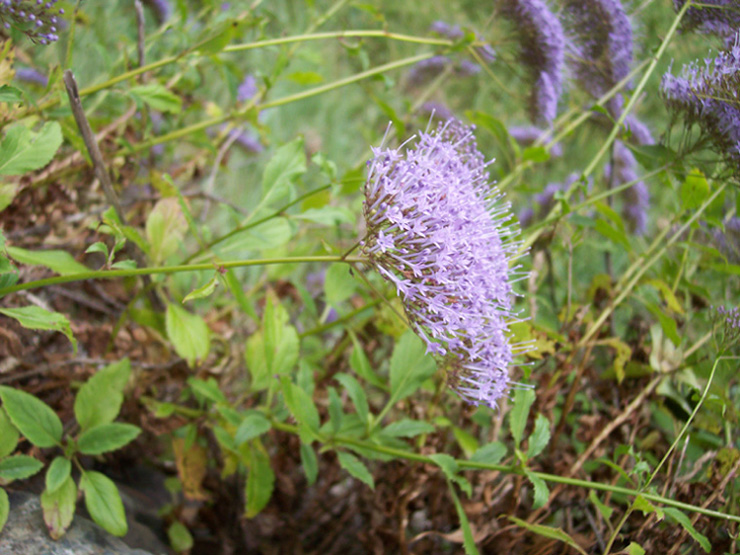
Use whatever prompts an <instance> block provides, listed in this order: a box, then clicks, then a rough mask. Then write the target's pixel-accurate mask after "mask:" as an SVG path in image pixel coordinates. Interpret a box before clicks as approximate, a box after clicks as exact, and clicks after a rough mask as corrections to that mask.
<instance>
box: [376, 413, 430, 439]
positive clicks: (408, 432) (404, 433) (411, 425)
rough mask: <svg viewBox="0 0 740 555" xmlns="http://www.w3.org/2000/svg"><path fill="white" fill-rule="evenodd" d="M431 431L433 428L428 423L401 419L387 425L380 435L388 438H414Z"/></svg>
mask: <svg viewBox="0 0 740 555" xmlns="http://www.w3.org/2000/svg"><path fill="white" fill-rule="evenodd" d="M433 431H434V426H432V425H431V424H429V422H424V421H422V420H411V419H410V418H403V419H401V420H398V421H396V422H391V423H390V424H388V426H386V427H385V428H383V429H382V430H381V434H382V435H384V436H390V437H415V436H418V435H420V434H431V433H432V432H433Z"/></svg>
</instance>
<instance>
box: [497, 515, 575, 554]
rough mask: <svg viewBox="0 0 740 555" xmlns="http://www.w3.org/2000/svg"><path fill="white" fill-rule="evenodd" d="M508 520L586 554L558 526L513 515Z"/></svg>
mask: <svg viewBox="0 0 740 555" xmlns="http://www.w3.org/2000/svg"><path fill="white" fill-rule="evenodd" d="M509 520H510V521H512V522H513V523H514V524H516V525H517V526H519V527H521V528H524V529H525V530H529V531H530V532H534V533H535V534H537V535H539V536H542V537H544V538H550V539H552V540H557V541H561V542H563V543H565V544H567V545H569V546H571V547H572V548H573V549H575V550H576V551H577V552H578V553H580V554H581V555H588V553H586V551H584V549H583V548H582V547H581V546H580V545H578V543H577V542H576V540H574V539H573V538H571V537H570V536H569V535H568V534H567V533H566V532H565V531H563V530H561V529H560V528H551V527H550V526H543V525H542V524H530V523H529V522H527V521H525V520H522V519H520V518H517V517H515V516H510V517H509Z"/></svg>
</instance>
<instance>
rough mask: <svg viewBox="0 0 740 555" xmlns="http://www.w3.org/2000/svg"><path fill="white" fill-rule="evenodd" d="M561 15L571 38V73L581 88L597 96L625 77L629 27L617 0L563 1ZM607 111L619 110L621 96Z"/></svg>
mask: <svg viewBox="0 0 740 555" xmlns="http://www.w3.org/2000/svg"><path fill="white" fill-rule="evenodd" d="M565 16H566V19H567V20H568V30H569V33H570V34H572V35H573V36H574V38H575V42H574V46H573V47H572V48H571V50H572V55H573V56H572V58H573V60H575V61H574V63H573V65H574V67H573V71H574V74H575V76H576V78H577V79H578V81H579V82H580V84H581V86H582V87H583V88H584V89H585V90H586V92H588V93H589V94H590V95H591V96H593V97H596V98H598V97H600V96H602V95H603V94H605V93H606V92H607V91H609V90H610V89H612V88H613V87H614V86H615V85H616V84H617V83H619V82H620V81H621V80H622V79H624V78H625V77H627V75H628V74H629V71H630V65H631V64H632V24H631V23H630V20H629V18H628V17H627V13H626V12H625V11H624V7H623V6H622V4H621V3H620V2H619V0H567V1H566V2H565ZM607 107H608V109H609V111H610V112H611V113H612V115H613V116H618V115H619V113H620V112H621V110H622V99H621V97H615V98H613V99H612V100H611V101H610V102H609V104H608V106H607Z"/></svg>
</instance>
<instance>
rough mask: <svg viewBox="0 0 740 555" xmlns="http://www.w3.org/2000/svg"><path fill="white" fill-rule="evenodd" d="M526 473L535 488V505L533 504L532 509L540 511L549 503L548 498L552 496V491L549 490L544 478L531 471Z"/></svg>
mask: <svg viewBox="0 0 740 555" xmlns="http://www.w3.org/2000/svg"><path fill="white" fill-rule="evenodd" d="M524 473H525V474H526V475H527V478H529V481H530V482H532V485H533V486H534V503H533V504H532V508H533V509H539V508H540V507H544V506H545V503H547V498H548V496H549V495H550V490H548V489H547V484H546V483H545V481H544V480H543V479H542V478H540V477H539V476H537V475H536V474H534V473H533V472H530V471H529V470H525V471H524Z"/></svg>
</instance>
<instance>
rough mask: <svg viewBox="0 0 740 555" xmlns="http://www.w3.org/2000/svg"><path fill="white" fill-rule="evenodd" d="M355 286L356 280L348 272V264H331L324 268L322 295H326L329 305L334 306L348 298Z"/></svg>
mask: <svg viewBox="0 0 740 555" xmlns="http://www.w3.org/2000/svg"><path fill="white" fill-rule="evenodd" d="M356 288H357V281H356V280H355V279H354V278H353V277H352V275H351V274H350V268H349V266H346V265H344V264H332V265H331V266H329V269H328V270H326V278H325V279H324V295H325V296H326V302H327V303H329V304H330V305H331V306H334V307H336V306H338V305H339V303H341V302H342V301H346V300H347V299H349V298H350V297H351V296H352V295H353V293H354V292H355V289H356Z"/></svg>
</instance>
